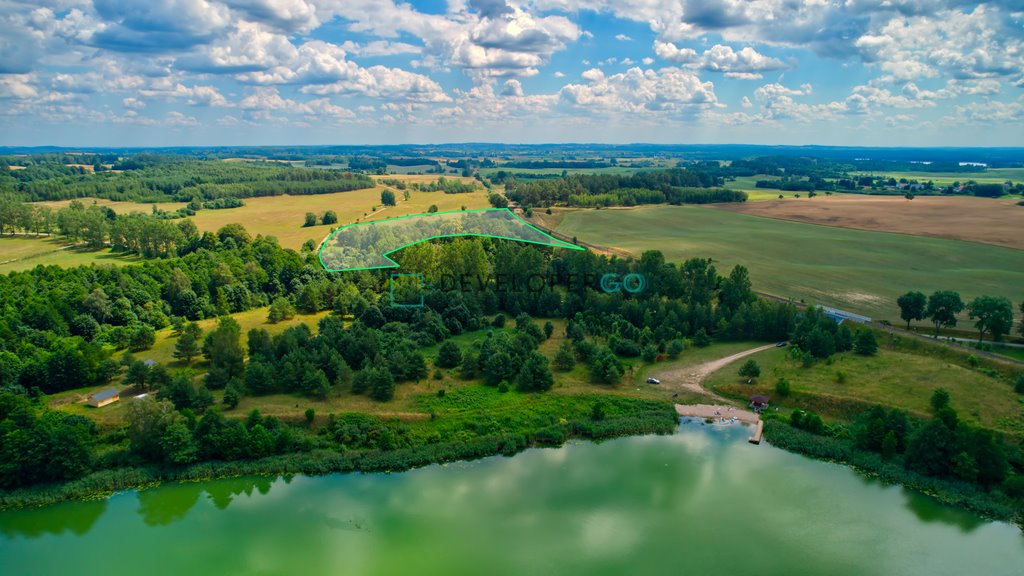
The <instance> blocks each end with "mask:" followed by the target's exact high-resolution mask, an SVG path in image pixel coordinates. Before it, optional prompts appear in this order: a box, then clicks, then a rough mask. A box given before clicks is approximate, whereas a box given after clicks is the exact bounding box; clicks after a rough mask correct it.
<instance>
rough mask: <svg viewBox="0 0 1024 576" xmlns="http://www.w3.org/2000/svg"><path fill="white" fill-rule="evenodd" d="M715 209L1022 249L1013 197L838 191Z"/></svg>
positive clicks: (1022, 211)
mask: <svg viewBox="0 0 1024 576" xmlns="http://www.w3.org/2000/svg"><path fill="white" fill-rule="evenodd" d="M716 208H721V209H724V210H729V211H732V212H739V213H743V214H748V215H751V216H761V217H765V218H776V219H780V220H789V221H793V222H803V223H807V224H820V225H824V226H837V227H841V228H856V229H860V230H875V231H879V232H899V233H901V234H910V235H914V236H930V237H933V238H948V239H952V240H964V241H968V242H981V243H983V244H993V245H996V246H1005V247H1008V248H1017V249H1024V227H1022V226H1021V222H1022V221H1024V207H1022V206H1017V205H1016V202H1015V200H1012V199H1008V200H1004V199H993V198H975V197H973V196H918V197H917V198H914V199H913V200H906V199H905V198H903V197H900V196H865V195H859V194H841V195H832V196H818V197H817V198H802V199H799V200H793V199H789V198H787V199H786V200H773V201H766V202H757V203H736V204H718V205H716Z"/></svg>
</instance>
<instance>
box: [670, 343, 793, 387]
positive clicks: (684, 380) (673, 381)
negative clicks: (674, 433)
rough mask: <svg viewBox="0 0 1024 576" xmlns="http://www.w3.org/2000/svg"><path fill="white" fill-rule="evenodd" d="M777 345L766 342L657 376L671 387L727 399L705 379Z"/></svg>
mask: <svg viewBox="0 0 1024 576" xmlns="http://www.w3.org/2000/svg"><path fill="white" fill-rule="evenodd" d="M774 347H775V344H765V345H764V346H758V347H757V348H751V349H750V350H744V351H743V352H737V353H736V354H733V355H732V356H726V357H725V358H719V359H717V360H712V361H710V362H705V363H703V364H698V365H696V366H685V367H682V368H676V369H674V370H668V371H666V372H661V373H659V374H658V375H657V376H655V377H656V378H658V379H659V380H661V381H662V383H663V384H666V385H667V387H669V388H676V389H681V390H687V391H689V392H696V393H697V394H704V395H705V396H710V397H712V398H714V399H716V400H721V401H726V399H725V398H722V397H721V396H719V395H718V394H715V393H714V392H712V391H710V390H708V389H706V388H704V387H703V386H701V384H702V383H703V382H704V379H705V378H707V377H708V376H710V375H711V374H712V373H713V372H715V371H717V370H720V369H722V368H724V367H725V366H727V365H729V364H732V363H733V362H735V361H737V360H739V359H740V358H745V357H747V356H750V355H751V354H757V353H758V352H761V351H764V350H770V349H772V348H774Z"/></svg>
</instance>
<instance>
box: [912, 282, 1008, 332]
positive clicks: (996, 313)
mask: <svg viewBox="0 0 1024 576" xmlns="http://www.w3.org/2000/svg"><path fill="white" fill-rule="evenodd" d="M896 304H897V306H899V308H900V318H901V319H902V320H903V321H904V322H906V323H907V330H910V323H911V322H912V321H914V320H924V319H928V320H930V321H931V322H932V324H933V325H934V326H935V336H936V337H938V335H939V330H940V329H942V328H955V327H956V325H957V315H959V314H960V313H961V312H963V311H964V310H966V311H967V316H968V317H969V318H970V319H971V320H974V321H975V322H974V327H975V328H976V329H977V330H978V342H979V343H980V342H981V341H983V340H984V339H985V335H986V334H989V335H991V337H992V339H993V340H995V341H997V342H998V341H1000V340H1002V339H1003V337H1004V336H1006V335H1008V334H1010V332H1011V331H1012V330H1013V303H1012V302H1010V300H1009V299H1008V298H1005V297H1002V296H978V297H976V298H974V299H973V300H971V301H970V302H967V303H965V302H964V301H963V299H962V298H961V297H960V293H959V292H956V291H954V290H938V291H936V292H933V293H932V294H931V295H930V296H925V295H924V293H922V292H917V291H910V292H907V293H906V294H903V295H902V296H900V297H899V298H897V299H896ZM1019 308H1020V311H1021V314H1022V315H1024V302H1021V303H1020V307H1019ZM1019 330H1020V334H1021V336H1024V324H1022V325H1021V326H1020V328H1019Z"/></svg>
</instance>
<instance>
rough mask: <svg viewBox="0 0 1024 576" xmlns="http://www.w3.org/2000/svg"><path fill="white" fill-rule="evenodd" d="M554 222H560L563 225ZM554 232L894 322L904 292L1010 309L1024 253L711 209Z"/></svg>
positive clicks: (582, 218) (657, 212) (575, 222)
mask: <svg viewBox="0 0 1024 576" xmlns="http://www.w3.org/2000/svg"><path fill="white" fill-rule="evenodd" d="M563 214H564V215H563ZM560 215H561V216H562V220H561V222H560V223H559V224H558V225H557V227H556V230H557V231H558V232H560V233H562V234H565V235H567V236H570V237H571V236H576V237H577V238H579V240H582V241H585V242H593V243H596V244H599V245H602V246H609V247H614V248H619V249H623V250H627V251H629V252H630V253H632V254H635V255H637V256H639V255H640V254H641V253H642V252H643V251H645V250H653V249H657V250H661V251H662V252H663V253H664V254H665V257H666V258H667V259H669V260H675V261H681V260H685V259H687V258H693V257H710V258H712V259H713V260H714V263H715V265H716V266H717V267H718V269H719V271H720V272H721V273H728V271H729V270H730V269H732V267H733V266H735V265H737V264H742V265H744V266H746V267H747V268H748V269H749V270H750V275H751V279H752V280H753V283H754V288H755V289H757V290H761V291H763V292H768V293H771V294H776V295H779V296H782V297H789V298H794V299H797V300H800V299H803V300H805V301H807V302H809V303H816V304H825V305H829V306H835V307H838V308H843V309H848V310H850V311H854V312H859V313H862V314H866V315H868V316H871V317H873V318H875V319H889V320H893V321H897V322H898V321H899V316H898V309H897V307H896V303H895V302H896V297H897V296H899V295H900V294H902V293H904V292H906V291H908V290H921V291H924V292H931V291H934V290H939V289H951V290H958V291H959V292H960V293H961V295H962V296H963V297H964V298H965V299H968V300H969V299H970V298H973V297H975V296H978V295H982V294H991V295H1001V296H1006V297H1007V298H1010V299H1011V300H1013V301H1015V302H1016V301H1019V300H1020V288H1019V287H1020V286H1021V285H1024V251H1020V250H1013V249H1009V248H1002V247H998V246H989V245H984V244H977V243H973V242H960V241H956V240H945V239H938V238H925V237H919V236H908V235H904V234H891V233H884V232H872V231H864V230H853V229H848V228H836V227H828V226H816V225H812V224H801V223H795V222H787V221H784V220H774V219H770V218H760V217H756V216H748V215H745V214H738V213H735V212H731V211H727V210H720V209H715V208H702V207H693V206H648V207H642V208H636V209H630V210H576V211H564V212H563V213H562V214H560Z"/></svg>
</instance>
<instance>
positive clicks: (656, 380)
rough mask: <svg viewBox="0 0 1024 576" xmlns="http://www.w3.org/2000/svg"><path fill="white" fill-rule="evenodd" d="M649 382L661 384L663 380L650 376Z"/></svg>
mask: <svg viewBox="0 0 1024 576" xmlns="http://www.w3.org/2000/svg"><path fill="white" fill-rule="evenodd" d="M647 383H648V384H661V380H658V379H657V378H648V379H647Z"/></svg>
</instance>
